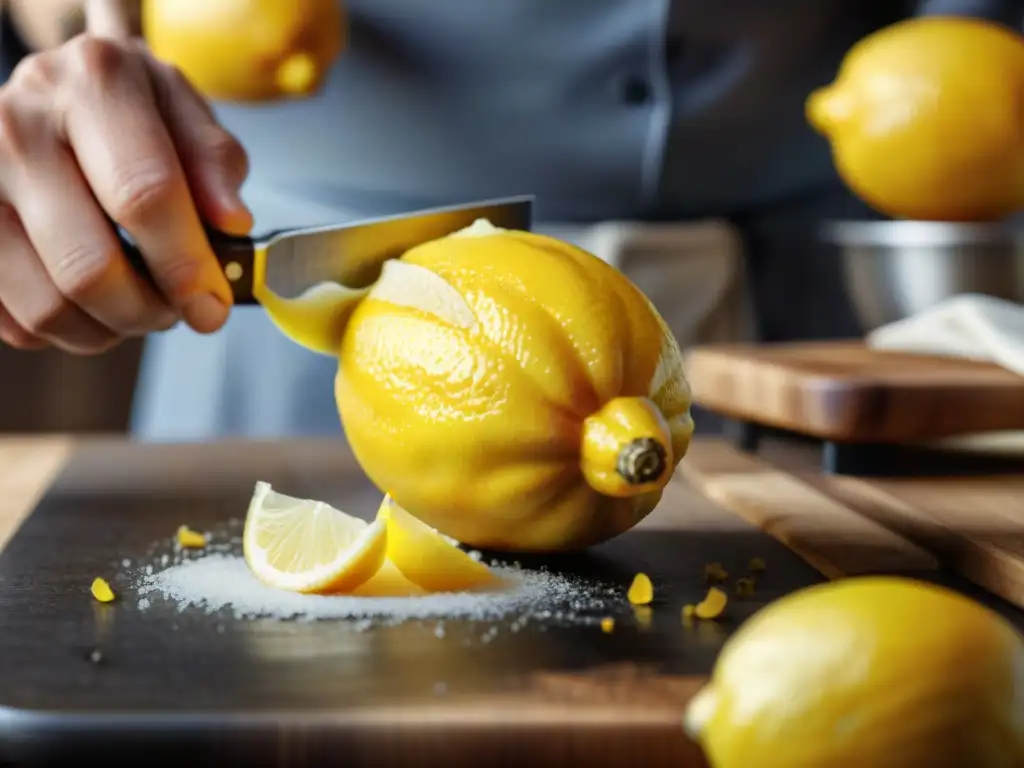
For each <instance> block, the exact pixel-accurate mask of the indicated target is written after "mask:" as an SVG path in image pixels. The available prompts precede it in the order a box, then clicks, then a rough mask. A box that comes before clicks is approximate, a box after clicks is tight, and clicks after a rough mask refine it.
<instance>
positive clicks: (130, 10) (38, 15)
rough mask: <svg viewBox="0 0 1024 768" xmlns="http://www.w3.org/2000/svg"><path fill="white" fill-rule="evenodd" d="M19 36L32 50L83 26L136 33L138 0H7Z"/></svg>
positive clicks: (114, 34)
mask: <svg viewBox="0 0 1024 768" xmlns="http://www.w3.org/2000/svg"><path fill="white" fill-rule="evenodd" d="M4 8H5V10H6V11H7V12H8V13H9V14H10V20H11V22H12V23H13V24H14V27H15V29H16V30H17V32H18V35H19V36H20V37H21V39H22V40H24V42H25V44H26V45H28V46H29V47H30V48H33V49H35V50H43V49H45V48H53V47H55V46H58V45H60V44H61V43H63V42H66V41H67V40H70V39H71V38H72V37H74V36H75V35H78V34H81V33H82V32H84V31H85V29H86V19H88V26H89V29H90V30H93V31H97V32H99V33H101V34H106V35H109V36H112V37H125V36H129V35H134V34H137V33H138V29H139V8H140V2H139V0H6V2H5V3H4Z"/></svg>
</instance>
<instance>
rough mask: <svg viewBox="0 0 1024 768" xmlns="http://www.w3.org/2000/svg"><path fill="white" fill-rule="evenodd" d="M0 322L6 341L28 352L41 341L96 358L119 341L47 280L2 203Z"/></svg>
mask: <svg viewBox="0 0 1024 768" xmlns="http://www.w3.org/2000/svg"><path fill="white" fill-rule="evenodd" d="M0 253H2V254H3V269H0V305H2V306H3V307H4V313H3V315H4V317H3V320H2V321H0V328H2V331H3V338H4V341H6V342H7V343H9V344H11V345H13V346H17V347H29V348H30V347H32V346H35V345H38V341H39V340H46V341H49V342H51V343H52V344H53V345H54V346H57V347H60V348H61V349H64V350H67V351H68V352H74V353H77V354H96V353H98V352H103V351H106V350H107V349H110V348H111V347H112V346H114V345H115V344H116V343H117V340H118V339H117V336H116V335H115V334H114V333H113V332H111V331H110V330H109V329H107V328H105V327H103V326H102V325H101V324H100V323H98V322H97V321H96V320H94V319H93V318H91V317H89V315H87V314H86V313H85V312H83V311H82V310H81V309H80V308H78V307H77V306H75V305H74V304H73V303H72V302H71V301H69V300H68V299H67V298H66V297H65V296H64V295H63V294H62V293H61V292H60V290H59V289H58V288H57V286H56V285H54V283H53V281H51V280H50V276H49V274H48V273H47V271H46V268H45V267H44V266H43V264H42V263H41V262H40V261H39V258H38V257H37V256H36V251H35V249H34V248H33V247H32V243H31V242H30V241H29V238H28V235H27V234H26V233H25V230H24V228H23V227H22V225H21V221H20V219H19V217H18V214H17V213H16V212H15V210H14V209H13V208H12V207H11V206H9V205H6V204H0Z"/></svg>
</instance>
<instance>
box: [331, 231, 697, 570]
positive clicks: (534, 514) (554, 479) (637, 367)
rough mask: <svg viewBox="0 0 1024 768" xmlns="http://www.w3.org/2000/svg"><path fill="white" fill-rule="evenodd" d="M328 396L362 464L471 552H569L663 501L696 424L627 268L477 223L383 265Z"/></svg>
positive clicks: (671, 357)
mask: <svg viewBox="0 0 1024 768" xmlns="http://www.w3.org/2000/svg"><path fill="white" fill-rule="evenodd" d="M335 393H336V397H337V403H338V409H339V412H340V414H341V418H342V422H343V424H344V427H345V433H346V435H347V437H348V441H349V444H350V445H351V446H352V449H353V451H354V452H355V455H356V458H357V459H358V460H359V463H360V465H361V466H362V468H363V470H364V471H365V472H366V473H367V475H369V477H370V478H371V480H373V481H374V483H375V484H376V485H377V486H378V487H379V488H381V489H385V490H387V491H388V493H390V494H391V496H392V497H393V498H394V500H395V501H396V502H397V503H398V504H400V505H401V506H402V507H404V508H405V509H407V510H408V511H409V512H411V513H412V514H413V515H415V516H416V517H417V518H418V519H420V520H422V521H423V522H424V523H426V524H427V525H428V526H430V527H433V528H436V529H437V530H438V531H440V532H442V533H444V534H446V535H448V536H452V537H454V538H455V539H457V540H458V541H460V542H462V543H464V544H468V545H470V546H474V547H479V548H487V549H504V550H521V551H522V550H526V551H534V552H542V551H557V550H569V549H579V548H583V547H586V546H589V545H592V544H596V543H598V542H600V541H603V540H606V539H609V538H611V537H613V536H616V535H618V534H620V533H622V532H623V531H626V530H628V529H629V528H631V527H632V526H633V525H635V524H636V523H637V522H639V521H640V520H641V519H642V518H644V517H645V516H646V515H647V514H648V513H650V512H651V510H653V509H654V507H655V505H656V504H657V503H658V501H659V499H660V498H661V494H662V490H663V488H664V487H665V485H666V483H668V481H669V478H670V477H671V476H672V472H673V470H674V469H675V467H676V465H677V464H678V463H679V461H680V459H682V457H683V455H684V454H685V453H686V450H687V447H688V445H689V442H690V437H691V435H692V432H693V421H692V419H691V418H690V411H689V409H690V392H689V387H688V386H687V383H686V380H685V378H684V375H683V361H682V356H681V354H680V351H679V347H678V345H677V344H676V341H675V339H674V338H673V336H672V334H671V332H670V331H669V330H668V328H667V327H666V325H665V323H664V322H663V320H662V319H661V317H660V316H659V315H658V313H657V311H656V310H655V309H654V307H653V306H652V304H651V303H650V302H649V301H648V300H647V298H646V297H645V296H644V295H643V294H642V293H641V292H640V290H639V289H637V288H636V286H634V285H633V284H632V283H631V282H630V281H629V280H628V279H627V278H626V277H625V276H624V275H623V274H622V273H621V272H619V271H618V270H616V269H614V268H613V267H611V266H609V265H607V264H605V263H604V262H603V261H601V260H600V259H598V258H597V257H596V256H593V255H592V254H590V253H587V252H586V251H583V250H580V249H579V248H576V247H574V246H572V245H569V244H568V243H565V242H562V241H559V240H556V239H554V238H551V237H546V236H543V235H539V234H532V233H529V232H520V231H510V230H503V229H498V228H496V227H493V226H491V225H490V224H489V223H487V222H486V221H480V222H477V223H476V224H474V225H473V226H472V227H470V228H468V229H466V230H462V231H461V232H457V233H455V234H453V235H450V236H448V237H444V238H441V239H439V240H434V241H431V242H428V243H425V244H423V245H420V246H418V247H416V248H413V249H411V250H410V251H408V252H407V253H406V254H405V255H404V256H402V258H401V259H400V260H393V261H389V262H386V264H385V266H384V269H383V272H382V274H381V277H380V279H379V280H378V281H377V282H376V283H375V284H374V285H373V287H372V288H371V289H370V291H369V293H368V294H367V296H366V297H365V298H363V299H362V300H361V301H360V303H359V304H358V306H357V307H356V308H355V310H354V312H353V313H352V315H351V317H350V319H349V321H348V324H347V327H346V329H345V333H344V337H343V341H342V344H341V351H340V354H339V370H338V376H337V379H336V385H335Z"/></svg>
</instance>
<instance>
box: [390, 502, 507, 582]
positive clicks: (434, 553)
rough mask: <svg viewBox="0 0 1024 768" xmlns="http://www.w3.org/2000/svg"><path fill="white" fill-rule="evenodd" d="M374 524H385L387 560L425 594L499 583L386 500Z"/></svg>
mask: <svg viewBox="0 0 1024 768" xmlns="http://www.w3.org/2000/svg"><path fill="white" fill-rule="evenodd" d="M377 520H379V521H386V523H387V557H388V560H390V561H391V562H392V563H394V565H395V567H396V568H397V569H398V570H399V571H401V572H402V575H403V576H405V578H407V579H408V580H409V581H411V582H412V583H413V584H416V585H417V586H420V587H422V588H423V589H425V590H426V591H427V592H460V591H466V590H471V589H480V588H484V587H499V586H500V585H501V579H500V578H498V576H497V574H495V573H494V572H493V571H492V570H491V569H490V568H488V567H487V566H486V565H484V564H483V563H480V562H477V561H476V560H474V559H473V558H472V557H470V556H469V555H467V554H466V553H465V552H463V551H462V550H461V549H459V548H458V546H456V544H457V542H455V541H454V540H453V539H450V538H448V537H447V536H443V535H442V534H440V533H438V532H437V531H435V530H434V529H433V528H431V527H430V526H429V525H427V524H426V523H423V522H420V521H419V520H417V519H416V518H415V517H413V516H412V515H411V514H409V513H408V512H406V511H405V510H404V509H402V507H400V506H399V505H398V504H396V503H395V502H394V500H393V499H392V498H391V497H390V496H385V497H384V501H382V502H381V505H380V510H379V511H378V512H377Z"/></svg>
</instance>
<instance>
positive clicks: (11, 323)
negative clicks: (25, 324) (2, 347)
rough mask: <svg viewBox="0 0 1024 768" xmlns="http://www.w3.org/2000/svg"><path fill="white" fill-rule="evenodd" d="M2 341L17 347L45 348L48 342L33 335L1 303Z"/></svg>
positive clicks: (0, 325)
mask: <svg viewBox="0 0 1024 768" xmlns="http://www.w3.org/2000/svg"><path fill="white" fill-rule="evenodd" d="M0 341H2V342H3V343H4V344H6V345H7V346H9V347H14V348H15V349H26V350H28V349H43V348H45V347H46V342H45V341H43V340H42V339H40V338H38V337H37V336H33V335H32V334H30V333H29V332H28V331H26V330H25V329H24V328H22V327H21V326H20V325H18V322H17V321H16V320H15V319H14V318H13V317H11V313H10V312H8V311H7V307H5V306H4V305H3V304H0Z"/></svg>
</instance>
